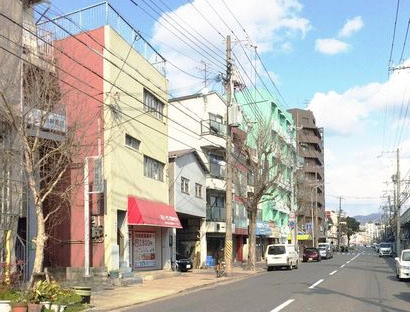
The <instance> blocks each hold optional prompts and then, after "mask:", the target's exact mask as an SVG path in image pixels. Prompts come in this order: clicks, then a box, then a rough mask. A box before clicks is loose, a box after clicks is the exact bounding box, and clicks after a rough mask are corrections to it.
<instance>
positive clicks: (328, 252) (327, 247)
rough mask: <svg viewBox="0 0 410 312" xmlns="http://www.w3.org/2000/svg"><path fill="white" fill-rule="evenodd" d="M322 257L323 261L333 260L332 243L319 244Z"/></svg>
mask: <svg viewBox="0 0 410 312" xmlns="http://www.w3.org/2000/svg"><path fill="white" fill-rule="evenodd" d="M317 247H318V249H319V253H320V256H321V257H322V258H323V259H330V258H333V245H332V244H330V243H319V244H317Z"/></svg>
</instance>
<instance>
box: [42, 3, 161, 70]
mask: <svg viewBox="0 0 410 312" xmlns="http://www.w3.org/2000/svg"><path fill="white" fill-rule="evenodd" d="M38 25H39V26H42V27H46V28H47V29H49V31H50V32H52V33H54V34H55V36H56V39H57V40H61V39H65V38H68V37H70V36H75V35H77V34H79V33H83V32H86V31H90V30H93V29H96V28H99V27H102V26H105V25H109V26H111V28H113V29H114V30H115V31H116V32H117V33H118V34H119V35H120V36H121V37H122V38H123V39H124V40H125V41H126V42H127V43H128V44H129V45H131V46H132V47H133V48H134V49H135V50H136V51H137V52H138V53H139V54H140V55H142V56H143V57H144V58H145V59H146V60H147V61H148V62H149V63H150V64H151V65H152V66H153V67H154V68H156V69H157V70H158V71H159V72H160V73H161V74H162V75H164V76H165V61H166V60H165V58H164V57H162V56H161V55H160V54H159V53H158V52H157V51H156V50H155V48H154V47H153V46H152V45H151V44H150V43H149V42H148V41H147V40H145V38H143V37H142V35H141V34H140V32H139V31H138V30H136V29H135V28H134V27H133V26H132V25H131V24H130V23H129V22H128V21H127V20H125V19H124V18H123V17H122V16H121V15H120V14H119V12H118V11H116V10H115V9H114V8H113V7H112V6H111V5H110V4H109V3H108V2H101V3H99V4H95V5H92V6H89V7H86V8H83V9H80V10H77V11H74V12H71V13H68V14H65V15H62V16H59V17H56V18H53V19H51V20H43V21H41V22H39V23H38ZM136 39H140V40H136Z"/></svg>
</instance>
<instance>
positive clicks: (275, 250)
mask: <svg viewBox="0 0 410 312" xmlns="http://www.w3.org/2000/svg"><path fill="white" fill-rule="evenodd" d="M265 260H266V267H267V270H268V271H272V270H273V269H274V268H278V267H287V268H288V269H289V270H292V269H293V268H295V269H297V268H298V265H299V254H298V252H297V251H296V249H295V246H294V245H289V244H272V245H268V246H267V247H266V252H265Z"/></svg>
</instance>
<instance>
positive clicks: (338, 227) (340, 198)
mask: <svg viewBox="0 0 410 312" xmlns="http://www.w3.org/2000/svg"><path fill="white" fill-rule="evenodd" d="M341 216H342V197H339V213H338V214H337V248H339V251H340V239H341V236H342V229H341V224H340V218H341Z"/></svg>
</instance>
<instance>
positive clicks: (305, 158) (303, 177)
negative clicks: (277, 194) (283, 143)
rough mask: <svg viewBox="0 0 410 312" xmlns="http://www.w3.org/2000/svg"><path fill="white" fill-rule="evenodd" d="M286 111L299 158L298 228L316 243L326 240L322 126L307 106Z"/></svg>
mask: <svg viewBox="0 0 410 312" xmlns="http://www.w3.org/2000/svg"><path fill="white" fill-rule="evenodd" d="M289 112H290V113H291V114H292V116H293V120H294V123H295V126H296V129H297V131H296V133H297V134H296V144H297V147H296V148H297V155H298V157H299V158H300V160H301V161H300V165H301V166H300V167H299V170H297V181H296V183H297V202H298V229H299V230H300V231H301V232H304V233H309V234H311V236H312V238H313V240H314V241H315V244H316V243H317V242H318V241H324V240H326V235H325V234H326V233H325V220H326V218H325V177H324V138H323V128H320V127H318V126H317V125H316V119H315V116H314V115H313V113H312V112H311V111H309V110H303V109H290V110H289ZM312 220H313V221H312ZM311 243H312V240H310V244H311ZM307 244H309V243H307Z"/></svg>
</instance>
